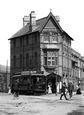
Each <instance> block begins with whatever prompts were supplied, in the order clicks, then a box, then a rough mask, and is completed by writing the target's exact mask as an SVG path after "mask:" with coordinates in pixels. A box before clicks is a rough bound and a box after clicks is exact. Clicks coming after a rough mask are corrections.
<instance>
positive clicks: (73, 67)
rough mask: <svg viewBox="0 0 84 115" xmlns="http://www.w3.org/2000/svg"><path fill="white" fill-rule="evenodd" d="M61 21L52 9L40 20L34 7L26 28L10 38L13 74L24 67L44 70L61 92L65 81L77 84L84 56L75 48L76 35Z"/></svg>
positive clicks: (48, 78)
mask: <svg viewBox="0 0 84 115" xmlns="http://www.w3.org/2000/svg"><path fill="white" fill-rule="evenodd" d="M59 22H60V18H59V16H54V15H53V14H52V12H50V13H49V14H48V16H47V17H44V18H41V19H39V20H36V14H35V12H34V11H31V13H30V15H29V16H24V18H23V28H22V29H20V30H19V31H18V32H17V33H16V34H14V35H13V36H12V37H11V38H9V40H10V54H11V59H10V61H11V65H10V67H11V68H10V69H11V77H12V75H13V74H15V73H17V72H21V71H42V72H43V73H44V74H45V76H46V77H47V82H51V83H52V84H53V85H54V86H55V85H57V91H58V92H59V91H60V88H61V85H62V82H64V81H65V82H66V83H67V85H68V83H69V82H72V83H73V84H74V85H75V86H76V85H77V83H78V82H79V81H78V78H79V77H80V78H81V76H82V75H81V74H84V72H83V71H82V64H84V60H83V58H81V55H80V54H79V53H78V52H76V51H75V50H73V49H72V48H71V43H72V41H73V38H72V37H70V36H69V35H68V34H67V33H66V32H65V31H64V30H63V29H62V27H61V26H60V24H59ZM76 82H77V83H76Z"/></svg>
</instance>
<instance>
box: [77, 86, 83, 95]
mask: <svg viewBox="0 0 84 115" xmlns="http://www.w3.org/2000/svg"><path fill="white" fill-rule="evenodd" d="M76 94H77V95H79V94H82V93H81V88H80V84H78V85H77V91H76Z"/></svg>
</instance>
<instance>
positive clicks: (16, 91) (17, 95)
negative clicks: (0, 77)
mask: <svg viewBox="0 0 84 115" xmlns="http://www.w3.org/2000/svg"><path fill="white" fill-rule="evenodd" d="M18 90H19V84H18V81H15V83H14V98H15V97H16V98H17V99H18V97H19V92H18Z"/></svg>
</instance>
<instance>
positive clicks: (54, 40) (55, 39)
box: [52, 32, 58, 42]
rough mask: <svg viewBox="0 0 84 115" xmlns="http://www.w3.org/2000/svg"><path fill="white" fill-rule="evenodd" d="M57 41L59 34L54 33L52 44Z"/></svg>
mask: <svg viewBox="0 0 84 115" xmlns="http://www.w3.org/2000/svg"><path fill="white" fill-rule="evenodd" d="M57 41H58V37H57V33H56V32H52V42H57Z"/></svg>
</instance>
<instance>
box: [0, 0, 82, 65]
mask: <svg viewBox="0 0 84 115" xmlns="http://www.w3.org/2000/svg"><path fill="white" fill-rule="evenodd" d="M50 9H52V13H53V15H59V17H60V25H61V27H62V28H63V30H64V31H66V32H67V33H68V34H69V35H70V36H71V37H72V38H73V39H74V41H72V48H73V49H75V50H76V51H78V52H79V53H80V54H81V55H82V56H84V0H0V64H3V65H6V61H7V60H8V65H10V41H8V39H9V38H10V37H11V36H12V35H14V34H15V33H16V32H17V31H18V30H20V29H21V28H22V27H23V20H22V19H23V17H24V15H29V14H30V12H31V11H35V12H36V19H39V18H43V17H45V16H48V14H49V12H50Z"/></svg>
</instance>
